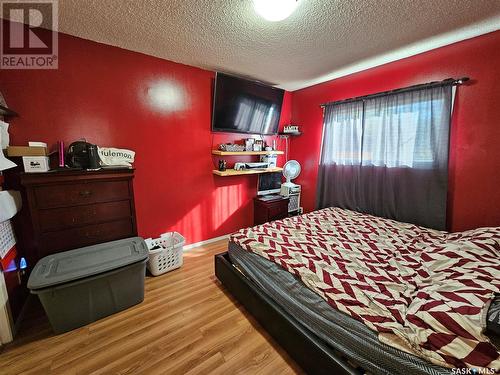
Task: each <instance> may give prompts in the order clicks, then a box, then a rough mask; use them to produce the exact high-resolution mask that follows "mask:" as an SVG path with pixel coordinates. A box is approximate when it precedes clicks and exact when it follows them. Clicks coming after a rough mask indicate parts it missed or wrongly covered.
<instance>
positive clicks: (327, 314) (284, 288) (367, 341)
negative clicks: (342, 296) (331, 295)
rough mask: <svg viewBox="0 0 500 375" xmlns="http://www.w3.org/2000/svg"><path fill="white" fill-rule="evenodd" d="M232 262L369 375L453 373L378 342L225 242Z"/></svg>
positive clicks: (286, 276)
mask: <svg viewBox="0 0 500 375" xmlns="http://www.w3.org/2000/svg"><path fill="white" fill-rule="evenodd" d="M228 253H229V257H230V259H231V261H232V263H233V264H234V265H235V266H236V267H237V268H238V269H239V270H240V271H241V272H242V273H243V274H244V275H245V276H246V277H248V278H249V279H250V280H252V281H253V282H254V283H255V284H256V285H258V286H259V287H260V288H261V289H262V290H263V291H264V292H265V293H266V294H267V295H268V296H269V297H271V298H272V299H273V300H274V301H275V302H276V303H277V304H278V305H279V306H280V307H281V308H282V309H283V310H284V311H285V312H286V313H287V314H289V315H291V316H293V317H294V318H295V319H296V320H297V321H298V322H299V323H300V324H302V325H303V326H304V327H306V328H307V329H308V330H310V331H311V332H312V333H314V334H315V335H316V336H318V337H319V338H320V339H322V340H324V341H325V343H327V344H328V345H329V346H331V347H332V348H333V349H334V350H336V351H338V352H340V353H342V354H343V355H344V356H345V357H346V358H347V359H348V360H351V361H354V362H355V363H356V364H358V365H359V366H361V367H362V368H363V369H364V370H366V371H367V372H369V373H372V374H395V375H397V374H401V375H403V374H404V375H408V374H415V375H423V374H426V375H429V374H432V375H438V374H440V375H444V374H446V375H450V374H452V371H451V370H450V369H448V368H444V367H440V366H437V365H433V364H431V363H428V362H426V361H425V360H423V359H421V358H419V357H416V356H414V355H412V354H409V353H406V352H403V351H401V350H398V349H396V348H393V347H391V346H388V345H385V344H383V343H381V342H380V341H379V339H378V336H377V333H376V332H374V331H372V330H371V329H369V328H368V327H367V326H365V325H364V324H363V323H362V322H359V321H357V320H354V319H353V318H351V317H349V316H348V315H346V314H344V313H342V312H340V311H338V310H335V309H334V308H332V307H331V306H330V305H329V304H328V303H327V302H326V301H325V300H324V299H323V298H321V297H320V296H319V295H318V294H316V293H315V292H313V291H312V290H310V289H309V288H307V287H306V286H305V285H304V284H303V283H302V282H301V281H299V280H298V279H297V278H296V277H295V276H294V275H292V274H291V273H289V272H287V271H285V270H284V269H282V268H281V267H279V266H278V265H277V264H275V263H272V262H270V261H268V260H267V259H265V258H263V257H261V256H259V255H257V254H254V253H250V252H248V251H245V250H244V249H242V248H241V247H240V246H239V245H237V244H235V243H234V242H230V243H229V250H228Z"/></svg>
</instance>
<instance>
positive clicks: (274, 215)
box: [253, 195, 289, 225]
mask: <svg viewBox="0 0 500 375" xmlns="http://www.w3.org/2000/svg"><path fill="white" fill-rule="evenodd" d="M288 201H289V199H288V198H286V197H282V196H281V195H275V196H272V198H270V197H269V196H263V197H255V198H254V199H253V210H254V211H253V213H254V214H253V217H254V225H259V224H264V223H267V222H268V221H273V220H279V219H284V218H286V217H288Z"/></svg>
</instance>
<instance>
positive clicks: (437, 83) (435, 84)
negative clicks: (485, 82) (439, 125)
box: [320, 77, 469, 108]
mask: <svg viewBox="0 0 500 375" xmlns="http://www.w3.org/2000/svg"><path fill="white" fill-rule="evenodd" d="M467 81H469V77H462V78H458V79H455V78H447V79H444V80H442V81H435V82H429V83H421V84H419V85H413V86H408V87H403V88H400V89H394V90H389V91H383V92H378V93H376V94H369V95H363V96H356V97H354V98H349V99H342V100H336V101H332V102H328V103H323V104H320V107H322V108H324V107H327V106H330V105H334V104H341V103H342V104H343V103H350V102H356V101H363V100H366V99H373V98H376V97H379V96H386V95H391V94H399V93H402V92H408V91H414V90H421V89H428V88H430V87H438V86H448V85H451V86H456V85H461V84H463V83H464V82H467Z"/></svg>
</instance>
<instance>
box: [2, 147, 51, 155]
mask: <svg viewBox="0 0 500 375" xmlns="http://www.w3.org/2000/svg"><path fill="white" fill-rule="evenodd" d="M47 155H48V154H47V148H46V147H30V146H9V147H7V156H9V157H16V156H47Z"/></svg>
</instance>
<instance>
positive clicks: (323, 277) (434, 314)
mask: <svg viewBox="0 0 500 375" xmlns="http://www.w3.org/2000/svg"><path fill="white" fill-rule="evenodd" d="M231 240H232V241H233V242H235V243H237V244H239V245H240V246H241V247H242V248H243V249H245V250H247V251H250V252H253V253H256V254H258V255H261V256H263V257H264V258H266V259H269V260H270V261H272V262H274V263H277V264H278V265H280V266H281V267H283V268H284V269H285V270H287V271H289V272H291V273H293V274H294V275H296V276H297V277H299V278H300V279H301V280H302V281H303V282H304V283H305V284H306V285H307V286H308V287H309V288H310V289H312V290H314V291H315V292H316V293H318V294H319V295H320V296H321V297H323V298H324V299H325V300H326V301H327V302H328V303H329V304H330V305H331V306H333V307H334V308H337V309H338V310H340V311H342V312H344V313H346V314H349V315H350V316H351V317H353V318H355V319H357V320H360V321H362V322H364V323H365V324H366V325H367V326H368V327H370V328H372V329H373V330H376V331H378V332H379V338H380V340H381V341H383V342H385V343H387V344H389V345H392V346H395V347H397V348H399V349H403V350H406V351H408V352H411V353H413V354H416V355H418V356H420V357H423V358H425V359H427V360H429V361H431V362H432V363H435V364H438V365H441V366H446V367H459V368H463V367H471V368H477V369H479V368H483V369H488V370H489V371H491V369H495V370H496V371H498V369H499V368H500V353H499V351H498V349H497V348H496V347H495V346H494V345H493V344H492V343H491V342H490V340H489V339H488V337H487V336H486V335H485V334H484V330H485V328H486V313H487V309H488V307H489V304H490V302H491V300H492V299H493V298H494V296H495V294H497V293H500V228H480V229H476V230H472V231H467V232H459V233H447V232H441V231H435V230H431V229H427V228H423V227H419V226H416V225H413V224H407V223H401V222H397V221H393V220H389V219H383V218H379V217H375V216H371V215H366V214H361V213H358V212H353V211H348V210H343V209H339V208H327V209H323V210H319V211H315V212H312V213H309V214H306V215H302V216H297V217H293V218H289V219H285V220H278V221H274V222H271V223H266V224H264V225H259V226H256V227H253V228H247V229H242V230H240V231H239V232H237V233H235V234H233V235H232V236H231Z"/></svg>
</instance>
